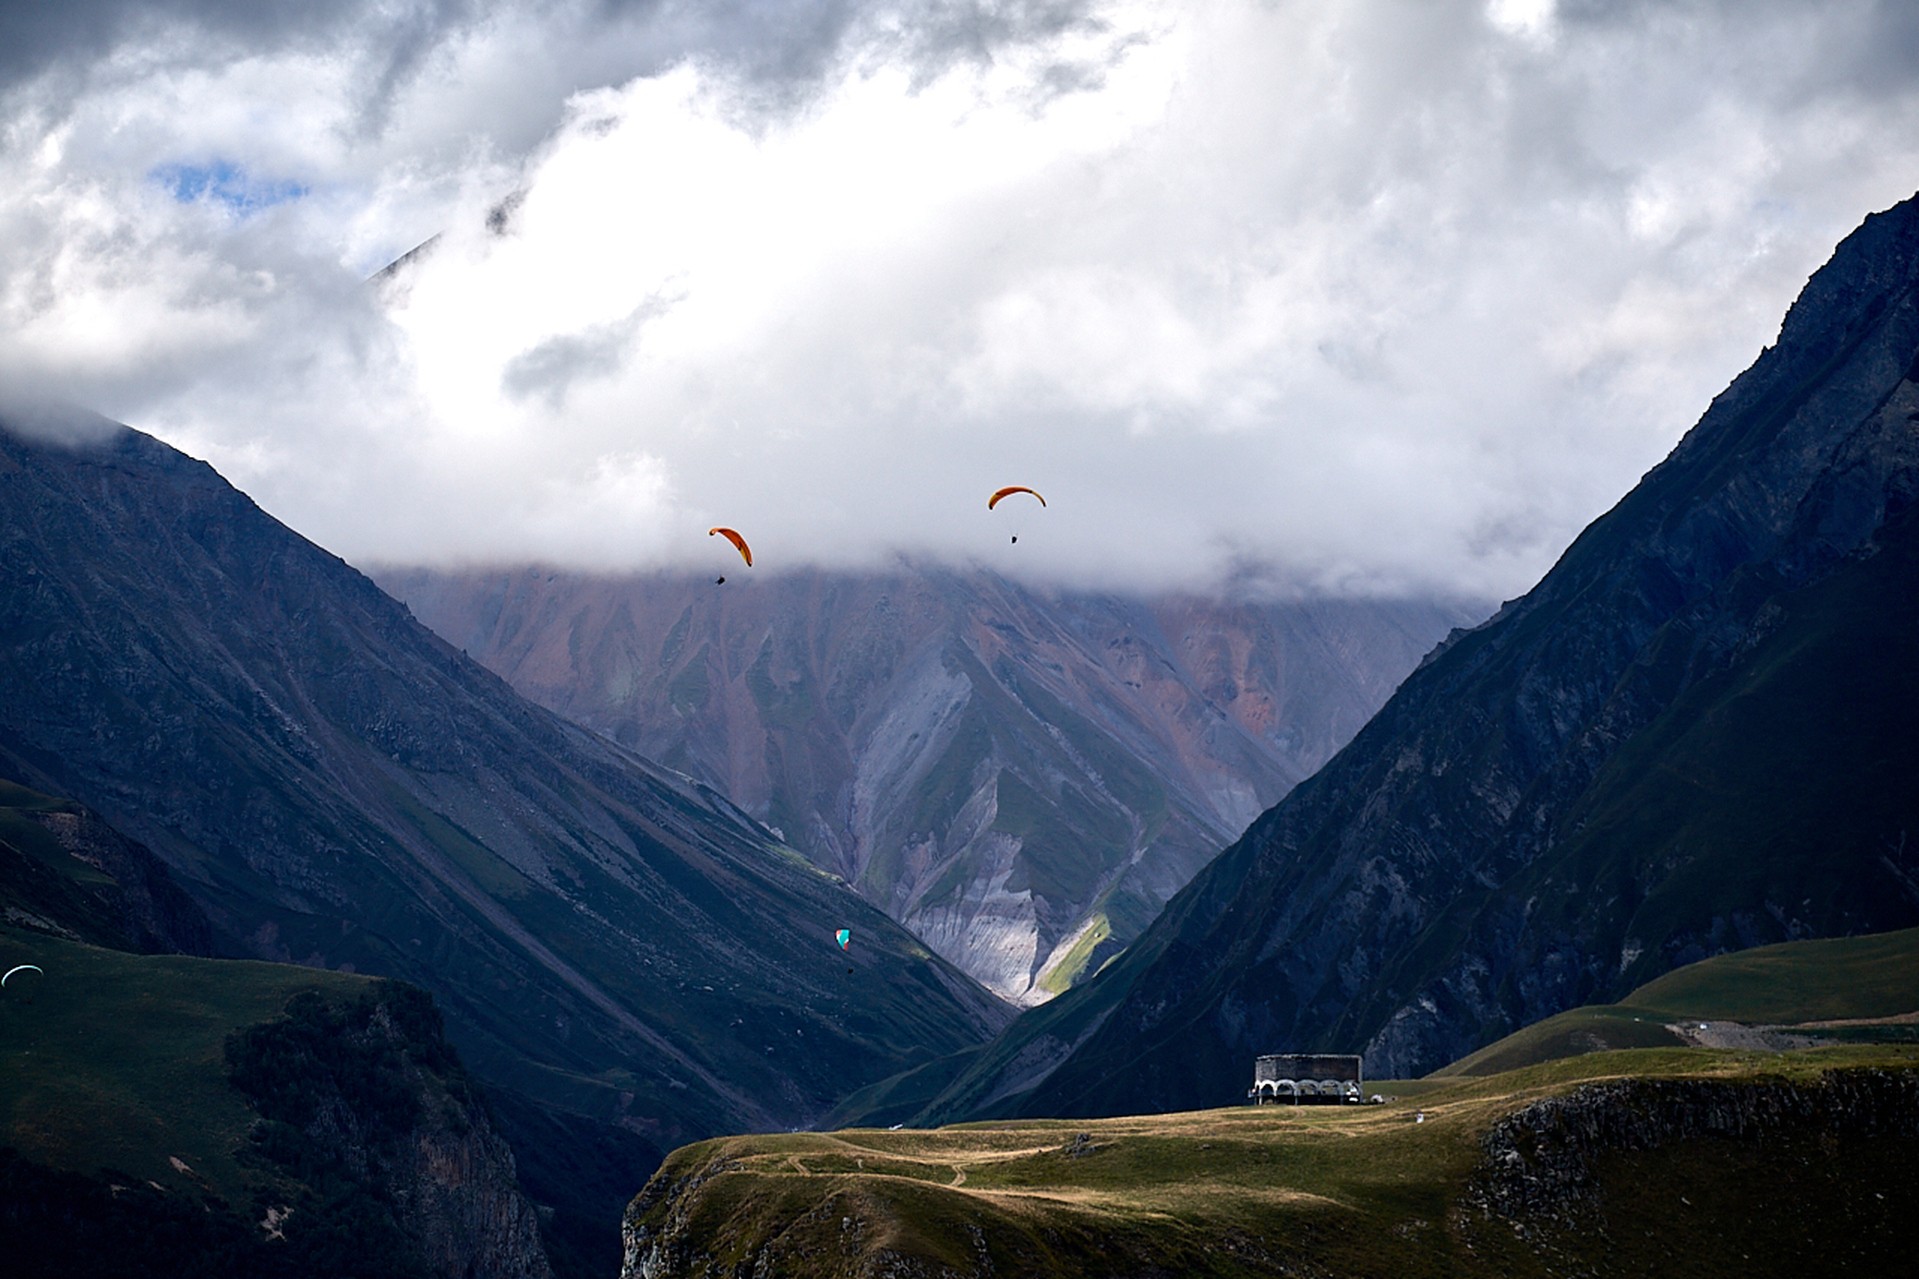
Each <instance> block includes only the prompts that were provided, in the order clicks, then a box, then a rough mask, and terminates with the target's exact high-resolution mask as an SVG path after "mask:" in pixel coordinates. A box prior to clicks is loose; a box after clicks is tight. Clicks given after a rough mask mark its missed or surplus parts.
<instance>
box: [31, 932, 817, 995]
mask: <svg viewBox="0 0 1919 1279" xmlns="http://www.w3.org/2000/svg"><path fill="white" fill-rule="evenodd" d="M841 945H845V943H844V942H842V943H841ZM27 972H33V973H39V974H40V975H41V976H42V977H45V976H46V975H47V970H46V969H44V968H42V967H40V965H38V964H15V965H14V966H13V967H12V968H9V969H7V975H6V976H4V977H0V987H4V986H5V985H6V984H7V983H8V982H10V981H12V980H13V975H14V974H15V973H27Z"/></svg>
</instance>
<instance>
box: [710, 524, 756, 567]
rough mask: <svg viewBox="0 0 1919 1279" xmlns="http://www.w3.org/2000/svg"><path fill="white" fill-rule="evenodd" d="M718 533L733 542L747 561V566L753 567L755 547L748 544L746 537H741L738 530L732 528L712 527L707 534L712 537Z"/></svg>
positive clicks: (735, 548)
mask: <svg viewBox="0 0 1919 1279" xmlns="http://www.w3.org/2000/svg"><path fill="white" fill-rule="evenodd" d="M716 533H717V534H718V535H719V536H721V537H723V538H725V539H726V540H727V541H729V542H731V543H733V549H734V550H736V551H738V552H739V553H740V558H741V559H743V560H745V561H746V567H748V568H752V567H753V548H752V547H750V546H748V545H747V544H746V539H745V538H743V537H741V536H740V535H739V533H738V532H736V531H735V530H733V529H730V528H710V529H708V530H706V535H707V536H708V537H712V536H713V535H714V534H716Z"/></svg>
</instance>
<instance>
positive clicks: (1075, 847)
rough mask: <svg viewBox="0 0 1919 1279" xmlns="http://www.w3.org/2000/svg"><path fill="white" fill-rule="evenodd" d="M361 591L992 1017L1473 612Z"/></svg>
mask: <svg viewBox="0 0 1919 1279" xmlns="http://www.w3.org/2000/svg"><path fill="white" fill-rule="evenodd" d="M379 579H380V581H381V583H382V584H383V585H384V586H386V587H387V588H388V589H390V590H392V591H393V592H394V593H395V594H397V595H399V596H400V597H401V598H403V599H405V600H407V601H408V603H409V604H410V605H411V606H412V607H413V609H414V610H415V611H416V612H417V613H418V614H419V615H420V617H421V619H422V620H424V621H425V622H426V623H427V624H428V625H430V626H432V627H433V628H434V629H435V630H437V631H438V632H439V633H440V634H441V635H443V636H445V637H446V638H447V639H448V640H449V641H450V642H452V643H454V644H458V645H460V646H461V647H463V648H464V649H465V650H466V651H468V652H469V653H471V654H472V655H473V656H474V657H475V658H477V659H478V660H479V661H481V662H482V663H484V664H485V665H487V666H488V667H490V668H491V669H492V670H494V671H496V672H498V673H499V674H500V675H501V676H503V677H504V678H506V679H507V680H508V681H509V682H511V683H512V684H513V685H514V687H515V688H517V689H518V690H519V691H520V692H522V693H524V694H525V695H527V696H528V697H531V698H533V699H534V700H536V701H539V702H542V703H543V704H545V705H547V706H549V707H551V708H553V709H554V710H557V711H559V712H561V713H562V714H565V715H568V716H570V717H572V718H573V719H575V720H577V721H578V722H580V723H582V724H585V725H587V726H588V727H590V728H593V729H596V730H597V731H599V732H602V733H605V734H606V735H608V736H610V737H612V738H614V739H615V740H617V741H619V742H621V743H623V744H625V745H628V746H631V747H633V748H635V749H637V750H639V751H640V752H641V753H643V754H645V755H648V756H650V757H653V758H656V759H661V760H664V761H666V762H668V763H670V764H672V765H673V766H674V767H676V768H681V769H684V770H685V771H686V772H688V773H690V774H691V775H693V776H695V777H698V778H700V779H701V780H703V781H705V782H708V783H709V784H711V785H712V786H714V787H715V788H716V789H717V790H719V791H720V792H721V793H723V794H725V795H727V796H729V797H731V798H733V799H734V800H735V801H736V802H738V803H740V804H741V805H742V806H744V807H745V808H746V809H747V811H749V812H750V813H752V814H753V815H754V816H755V817H758V818H760V819H761V820H762V821H765V822H767V823H769V824H770V825H771V826H773V827H774V828H776V829H777V830H779V831H780V832H781V834H782V836H783V837H784V838H785V839H786V840H787V841H788V842H790V843H791V844H792V845H793V847H795V848H797V849H798V850H799V851H800V852H802V853H804V854H805V855H806V856H807V857H808V858H809V859H811V860H812V861H813V862H814V863H816V864H817V865H819V866H821V867H823V868H825V869H827V870H830V871H832V872H834V873H836V874H839V875H842V876H844V877H845V878H846V879H847V881H848V882H849V883H851V884H852V885H853V886H854V887H855V888H857V889H858V890H859V892H860V893H861V894H862V895H863V896H865V897H866V898H867V900H869V901H871V902H872V903H874V904H875V905H877V906H879V907H880V908H881V909H882V910H885V911H886V912H887V913H888V914H890V915H891V916H892V917H893V918H895V919H897V920H899V921H900V922H901V923H903V924H905V925H906V926H907V927H908V928H910V929H911V930H912V931H913V932H914V933H916V934H917V935H918V936H919V937H920V938H921V939H922V940H924V941H925V942H926V943H927V945H928V946H930V947H932V949H933V950H934V951H936V952H937V953H939V954H940V955H943V956H945V957H946V958H948V959H950V960H952V961H953V962H954V963H955V964H957V965H959V966H960V967H961V968H963V969H965V970H966V971H967V972H968V973H970V974H972V975H973V976H974V977H975V978H976V979H978V980H979V981H980V982H982V983H984V984H985V985H986V986H987V987H988V988H990V989H992V990H993V991H995V992H997V993H998V994H999V995H1000V996H1001V997H1003V998H1006V999H1009V1000H1011V1001H1013V1002H1015V1003H1021V1004H1034V1003H1040V1002H1043V1001H1044V1000H1046V999H1048V998H1050V997H1051V996H1052V995H1053V994H1054V993H1055V992H1056V991H1058V990H1062V989H1065V988H1066V987H1068V986H1070V985H1071V984H1072V983H1073V982H1074V981H1076V980H1078V979H1080V978H1081V977H1084V976H1088V975H1090V974H1091V973H1092V972H1094V971H1096V970H1097V969H1098V967H1099V966H1100V964H1101V963H1103V962H1105V961H1106V960H1107V959H1109V958H1111V956H1112V955H1113V954H1115V953H1117V952H1118V951H1119V950H1121V949H1123V948H1124V947H1125V946H1126V945H1127V944H1129V943H1130V942H1131V941H1132V939H1133V938H1134V937H1135V936H1136V935H1137V934H1138V932H1139V931H1140V929H1142V928H1143V927H1145V925H1146V924H1147V923H1148V922H1149V921H1150V920H1151V919H1152V917H1153V916H1154V915H1156V914H1157V913H1158V912H1159V909H1160V907H1161V906H1162V905H1163V904H1164V903H1165V901H1166V899H1167V898H1168V897H1169V896H1171V895H1172V893H1174V892H1175V891H1177V890H1178V889H1179V887H1180V886H1181V885H1183V884H1184V883H1185V882H1186V881H1187V879H1189V878H1190V877H1191V876H1192V874H1193V873H1194V872H1195V871H1196V870H1198V869H1199V867H1200V866H1202V865H1204V864H1205V862H1206V861H1207V860H1208V859H1210V858H1211V857H1212V856H1213V854H1214V853H1215V852H1216V851H1217V850H1218V849H1219V847H1220V846H1221V845H1223V844H1225V843H1226V842H1227V841H1229V840H1231V839H1232V838H1233V837H1235V836H1236V835H1238V834H1239V833H1240V832H1241V831H1242V830H1244V829H1245V826H1246V823H1247V822H1248V821H1250V820H1251V819H1252V818H1253V817H1254V816H1255V815H1256V814H1257V813H1258V812H1259V811H1260V810H1261V809H1262V808H1264V807H1266V806H1267V805H1269V804H1271V803H1273V802H1274V801H1275V800H1277V799H1278V798H1279V797H1280V796H1282V795H1284V794H1285V793H1286V791H1287V789H1288V788H1290V787H1291V786H1292V785H1293V784H1294V783H1296V782H1298V781H1299V780H1300V779H1301V778H1303V777H1305V776H1307V775H1308V774H1310V773H1311V772H1312V770H1313V769H1315V768H1317V767H1318V766H1319V765H1320V764H1321V763H1322V762H1324V761H1325V760H1326V759H1327V758H1329V757H1330V756H1331V755H1332V753H1333V752H1334V751H1336V750H1338V749H1339V747H1341V746H1343V745H1344V744H1345V743H1346V741H1347V740H1348V739H1349V738H1350V737H1351V735H1352V734H1353V733H1354V732H1355V731H1356V730H1357V729H1358V728H1359V726H1360V725H1361V724H1362V723H1364V722H1365V720H1366V717H1367V716H1369V715H1370V714H1372V712H1373V711H1374V710H1375V709H1376V708H1377V707H1378V706H1379V705H1380V704H1381V703H1382V702H1383V701H1384V700H1385V698H1386V696H1387V695H1388V693H1389V692H1390V691H1391V689H1392V687H1393V686H1394V684H1396V683H1397V682H1398V680H1399V679H1400V678H1401V677H1402V676H1403V675H1404V674H1405V673H1406V672H1407V671H1409V670H1411V669H1412V666H1413V663H1414V661H1415V659H1416V658H1417V657H1418V656H1419V654H1420V653H1421V652H1423V651H1425V649H1426V648H1428V647H1429V646H1430V645H1431V644H1432V642H1433V641H1434V640H1436V639H1438V638H1439V636H1440V635H1442V634H1443V633H1444V632H1445V630H1446V628H1447V627H1448V626H1450V625H1452V624H1453V623H1455V622H1458V621H1461V620H1464V619H1466V618H1469V617H1477V616H1480V615H1482V613H1483V610H1482V609H1481V608H1480V607H1479V606H1467V605H1450V604H1444V603H1437V602H1431V601H1366V600H1357V601H1336V600H1302V601H1290V602H1275V603H1255V602H1235V603H1226V602H1222V601H1219V600H1209V599H1204V598H1200V597H1196V596H1173V595H1165V596H1159V597H1154V598H1128V597H1124V596H1120V595H1115V594H1106V595H1096V594H1085V593H1079V594H1074V593H1062V592H1049V591H1043V590H1038V589H1034V588H1030V587H1026V586H1022V585H1021V584H1019V583H1017V582H1013V581H1009V580H1006V579H1004V578H1001V577H998V576H996V575H994V574H992V573H989V572H986V571H984V570H975V571H958V570H952V569H945V568H938V567H914V566H902V567H900V568H898V569H895V570H892V571H889V572H884V573H872V574H855V573H828V572H821V571H813V570H806V571H795V572H788V573H785V574H783V575H780V576H775V577H766V578H764V579H756V580H753V581H751V582H746V581H736V582H734V583H732V584H729V585H728V586H727V587H726V588H725V589H723V590H716V589H715V588H714V586H713V583H712V581H711V580H710V579H709V578H697V577H692V576H688V575H679V576H674V575H664V574H661V575H652V576H646V577H637V578H636V577H627V578H609V577H595V576H587V575H581V574H576V573H568V572H562V571H557V570H552V569H544V568H520V569H510V570H497V571H464V572H450V571H439V570H430V569H388V570H385V571H382V572H381V573H380V574H379Z"/></svg>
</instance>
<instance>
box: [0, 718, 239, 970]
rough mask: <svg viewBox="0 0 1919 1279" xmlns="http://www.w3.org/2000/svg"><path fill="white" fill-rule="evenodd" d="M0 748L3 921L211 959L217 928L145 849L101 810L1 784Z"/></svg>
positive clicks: (11, 767)
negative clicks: (120, 829) (101, 813)
mask: <svg viewBox="0 0 1919 1279" xmlns="http://www.w3.org/2000/svg"><path fill="white" fill-rule="evenodd" d="M24 771H25V770H24V769H22V768H21V767H20V766H19V765H18V764H17V763H13V764H10V763H9V762H8V761H7V759H6V757H5V755H4V753H3V752H0V920H3V921H4V922H6V923H8V924H11V925H13V926H14V927H16V928H28V929H34V930H36V931H41V932H49V933H53V934H54V935H55V936H59V937H66V938H68V939H69V940H73V941H86V942H90V943H92V944H94V945H96V946H110V947H112V948H114V949H116V950H131V951H138V952H141V953H144V954H170V955H211V954H213V953H214V950H213V925H212V923H211V922H209V921H208V919H207V917H206V914H205V912H204V911H202V910H201V909H200V908H199V907H198V906H197V905H195V904H194V902H193V899H192V898H191V897H189V896H187V894H186V893H185V892H183V891H182V890H181V888H180V886H179V885H178V884H176V883H175V882H174V880H173V876H172V875H171V874H169V873H168V871H167V868H166V864H165V863H164V862H162V861H161V860H160V859H159V858H157V857H155V856H154V855H153V853H152V852H151V850H149V849H148V848H147V847H146V846H145V845H143V844H138V843H135V842H134V841H133V840H130V839H128V838H127V837H126V836H124V835H122V834H121V833H120V832H119V831H117V830H115V829H113V827H111V826H109V825H108V824H107V823H106V822H105V821H103V820H101V818H100V816H99V814H97V813H95V812H93V811H92V810H90V809H88V808H87V807H85V806H84V805H82V804H77V803H74V802H73V801H72V800H62V799H56V798H54V797H52V796H49V795H40V794H38V793H36V792H34V791H30V790H27V789H25V788H23V787H19V786H16V785H14V784H12V783H10V782H8V781H6V780H4V779H5V778H6V777H7V776H8V774H10V773H17V772H24Z"/></svg>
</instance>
